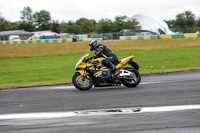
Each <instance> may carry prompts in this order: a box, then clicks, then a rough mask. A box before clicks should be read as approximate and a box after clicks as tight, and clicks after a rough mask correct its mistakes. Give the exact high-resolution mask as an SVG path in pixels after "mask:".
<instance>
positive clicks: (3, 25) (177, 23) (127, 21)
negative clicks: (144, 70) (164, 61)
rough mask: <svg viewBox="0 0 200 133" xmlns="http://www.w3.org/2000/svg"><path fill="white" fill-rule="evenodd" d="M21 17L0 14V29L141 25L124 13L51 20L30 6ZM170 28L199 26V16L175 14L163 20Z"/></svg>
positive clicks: (108, 29)
mask: <svg viewBox="0 0 200 133" xmlns="http://www.w3.org/2000/svg"><path fill="white" fill-rule="evenodd" d="M20 14H21V17H20V21H18V22H10V21H8V20H6V19H5V18H4V17H3V16H1V14H0V31H8V30H25V31H30V32H31V31H42V30H51V31H53V32H57V33H61V32H63V33H74V34H88V33H115V32H122V30H123V29H129V30H133V31H134V30H139V29H140V28H141V27H140V25H139V23H138V21H137V20H136V19H134V18H133V17H128V16H126V15H122V16H116V17H115V18H114V20H113V21H112V20H111V19H109V18H102V19H100V20H99V21H96V20H93V19H87V18H80V19H78V20H76V21H72V20H69V21H67V22H65V21H63V22H59V21H57V20H52V17H51V14H50V12H48V11H46V10H41V11H39V12H35V13H33V11H32V9H31V8H30V7H24V8H23V10H22V11H20ZM165 21H166V22H167V24H168V25H169V27H170V28H172V27H194V26H196V27H200V18H199V19H197V20H196V19H195V14H193V13H192V12H191V11H185V12H183V13H180V14H177V15H176V19H175V20H165Z"/></svg>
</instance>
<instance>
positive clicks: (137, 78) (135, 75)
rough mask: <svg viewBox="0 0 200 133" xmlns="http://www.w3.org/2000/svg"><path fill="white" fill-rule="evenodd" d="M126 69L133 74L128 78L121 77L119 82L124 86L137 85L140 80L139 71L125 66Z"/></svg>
mask: <svg viewBox="0 0 200 133" xmlns="http://www.w3.org/2000/svg"><path fill="white" fill-rule="evenodd" d="M126 70H128V71H130V72H131V73H132V74H133V76H132V77H131V78H130V79H126V78H124V79H121V82H122V84H123V85H124V86H126V87H136V86H138V85H139V83H140V81H141V76H140V73H139V72H138V71H137V70H136V69H133V68H127V69H126Z"/></svg>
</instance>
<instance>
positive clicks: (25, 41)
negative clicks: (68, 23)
mask: <svg viewBox="0 0 200 133" xmlns="http://www.w3.org/2000/svg"><path fill="white" fill-rule="evenodd" d="M91 39H92V38H86V39H77V42H83V41H90V40H91ZM95 39H97V40H99V41H101V40H102V38H95ZM67 42H73V39H72V38H69V39H42V40H21V41H0V44H35V43H36V44H37V43H38V44H39V43H67Z"/></svg>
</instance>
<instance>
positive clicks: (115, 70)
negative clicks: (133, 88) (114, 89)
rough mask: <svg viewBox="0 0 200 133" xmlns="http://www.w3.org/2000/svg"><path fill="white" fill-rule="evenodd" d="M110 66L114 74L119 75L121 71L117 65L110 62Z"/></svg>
mask: <svg viewBox="0 0 200 133" xmlns="http://www.w3.org/2000/svg"><path fill="white" fill-rule="evenodd" d="M109 67H110V68H111V71H113V72H114V76H115V77H119V74H120V71H119V70H118V69H117V68H116V66H115V65H114V64H113V63H111V62H110V64H109Z"/></svg>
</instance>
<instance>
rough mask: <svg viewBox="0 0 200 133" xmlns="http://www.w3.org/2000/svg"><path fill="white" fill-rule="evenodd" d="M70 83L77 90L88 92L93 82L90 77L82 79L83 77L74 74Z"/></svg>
mask: <svg viewBox="0 0 200 133" xmlns="http://www.w3.org/2000/svg"><path fill="white" fill-rule="evenodd" d="M72 83H73V85H74V86H75V87H76V88H77V89H79V90H89V89H91V88H92V85H93V80H92V78H91V77H90V76H87V77H86V78H85V79H83V76H82V75H81V74H80V73H78V72H76V73H75V74H74V76H73V78H72Z"/></svg>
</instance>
